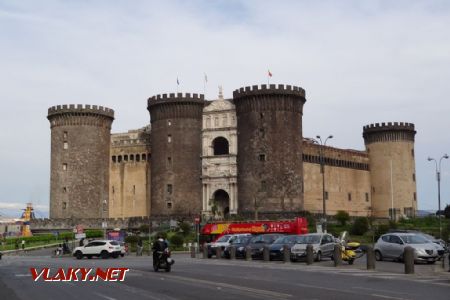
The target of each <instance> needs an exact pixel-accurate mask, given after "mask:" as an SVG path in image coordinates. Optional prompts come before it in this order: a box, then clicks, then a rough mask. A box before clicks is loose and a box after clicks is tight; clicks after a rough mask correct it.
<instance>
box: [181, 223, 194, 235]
mask: <svg viewBox="0 0 450 300" xmlns="http://www.w3.org/2000/svg"><path fill="white" fill-rule="evenodd" d="M179 228H180V231H181V234H182V235H183V236H184V237H186V236H188V235H189V234H190V233H191V231H192V226H191V224H189V223H187V222H181V223H180V226H179Z"/></svg>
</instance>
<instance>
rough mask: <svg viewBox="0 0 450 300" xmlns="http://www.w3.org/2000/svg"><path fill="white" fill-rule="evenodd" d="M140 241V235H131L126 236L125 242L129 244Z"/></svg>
mask: <svg viewBox="0 0 450 300" xmlns="http://www.w3.org/2000/svg"><path fill="white" fill-rule="evenodd" d="M138 241H139V236H138V235H129V236H127V237H126V238H125V243H128V244H130V245H131V244H137V242H138Z"/></svg>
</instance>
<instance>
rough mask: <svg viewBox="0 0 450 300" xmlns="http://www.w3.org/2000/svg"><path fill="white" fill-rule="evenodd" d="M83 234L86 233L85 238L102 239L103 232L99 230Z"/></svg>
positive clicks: (87, 231) (91, 230) (90, 230)
mask: <svg viewBox="0 0 450 300" xmlns="http://www.w3.org/2000/svg"><path fill="white" fill-rule="evenodd" d="M84 233H86V238H88V239H90V238H98V237H103V230H100V229H89V230H86V231H85V232H84Z"/></svg>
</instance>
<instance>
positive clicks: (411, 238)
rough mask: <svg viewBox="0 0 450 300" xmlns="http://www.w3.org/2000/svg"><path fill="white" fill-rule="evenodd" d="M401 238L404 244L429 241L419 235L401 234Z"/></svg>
mask: <svg viewBox="0 0 450 300" xmlns="http://www.w3.org/2000/svg"><path fill="white" fill-rule="evenodd" d="M401 239H402V240H403V241H404V242H405V243H406V244H427V243H430V241H429V240H427V239H426V238H424V237H423V236H420V235H405V236H402V237H401Z"/></svg>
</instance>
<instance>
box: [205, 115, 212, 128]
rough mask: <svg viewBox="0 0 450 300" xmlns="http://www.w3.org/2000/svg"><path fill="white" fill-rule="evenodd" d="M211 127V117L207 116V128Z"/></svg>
mask: <svg viewBox="0 0 450 300" xmlns="http://www.w3.org/2000/svg"><path fill="white" fill-rule="evenodd" d="M209 127H211V118H210V117H208V118H206V128H209Z"/></svg>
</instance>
